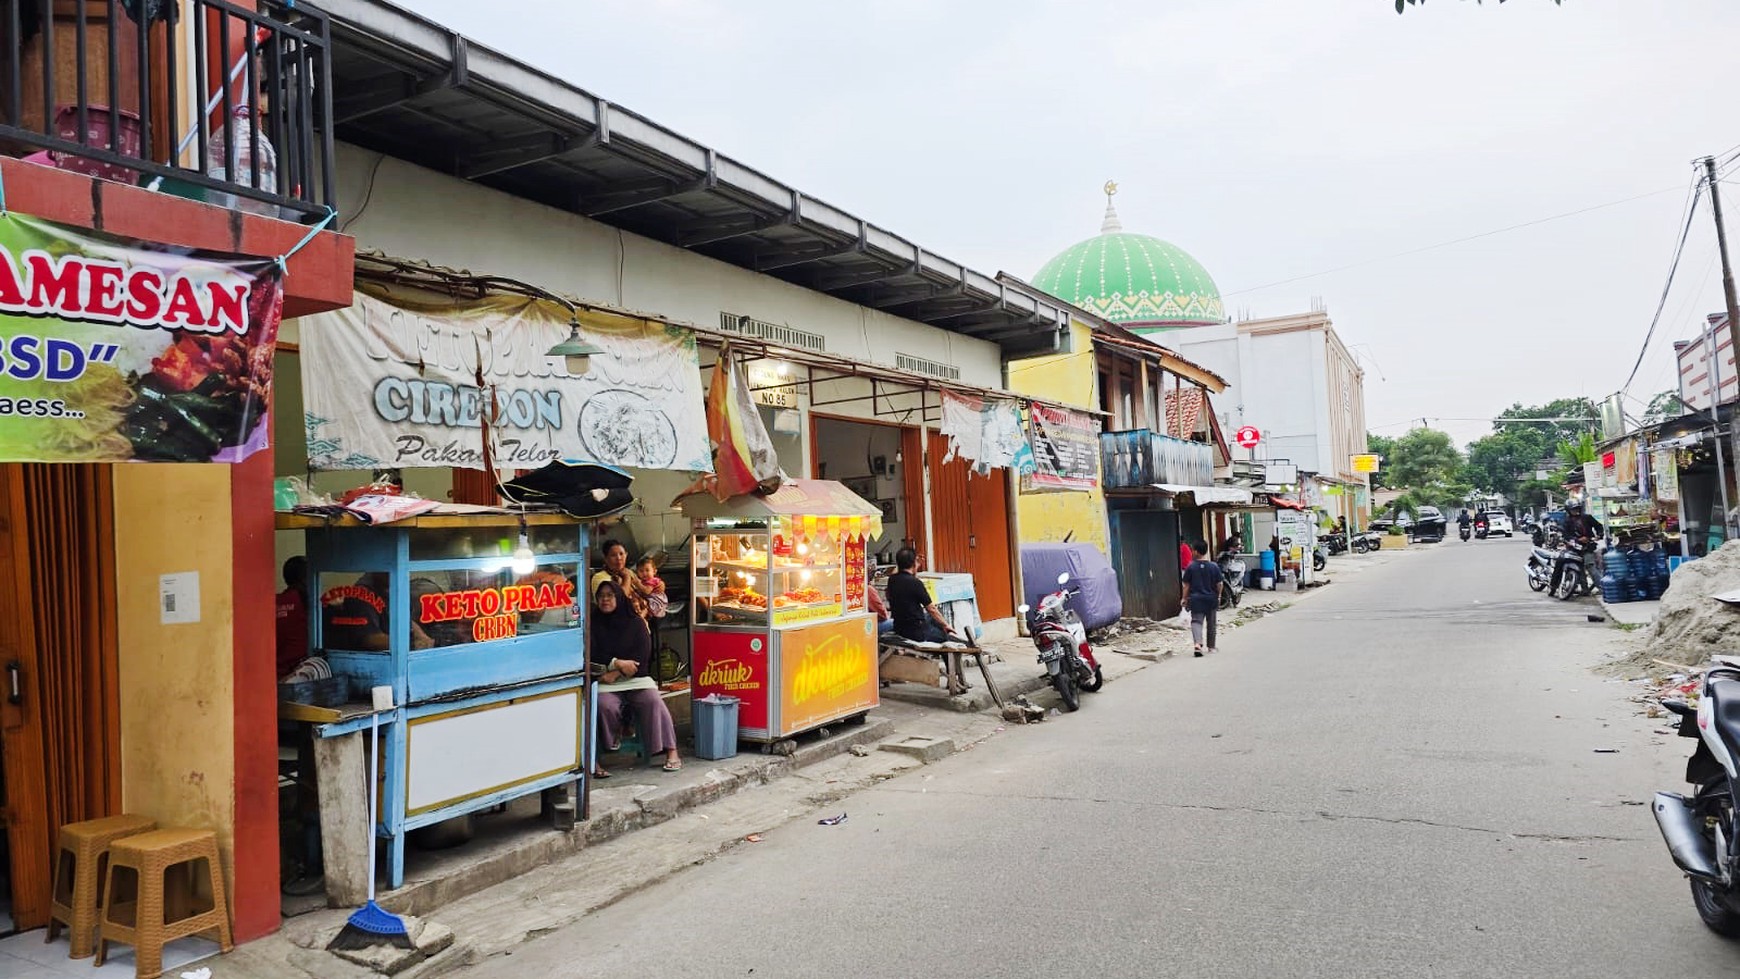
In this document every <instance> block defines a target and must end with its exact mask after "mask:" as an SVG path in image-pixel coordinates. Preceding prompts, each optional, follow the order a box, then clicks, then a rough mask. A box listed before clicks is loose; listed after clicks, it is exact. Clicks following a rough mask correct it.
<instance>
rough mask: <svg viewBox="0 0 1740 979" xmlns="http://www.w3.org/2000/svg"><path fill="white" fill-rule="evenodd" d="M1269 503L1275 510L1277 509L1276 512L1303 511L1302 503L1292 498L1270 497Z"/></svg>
mask: <svg viewBox="0 0 1740 979" xmlns="http://www.w3.org/2000/svg"><path fill="white" fill-rule="evenodd" d="M1269 502H1270V503H1272V504H1274V506H1275V509H1277V510H1303V509H1305V504H1304V503H1302V502H1300V501H1298V500H1295V499H1293V498H1292V497H1288V496H1271V497H1269Z"/></svg>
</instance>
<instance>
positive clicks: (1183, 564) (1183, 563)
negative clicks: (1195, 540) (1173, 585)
mask: <svg viewBox="0 0 1740 979" xmlns="http://www.w3.org/2000/svg"><path fill="white" fill-rule="evenodd" d="M1194 560H1196V552H1195V551H1192V550H1191V549H1190V544H1189V542H1188V541H1179V542H1178V570H1179V572H1180V573H1182V572H1183V571H1184V570H1185V569H1186V568H1188V567H1190V562H1192V561H1194Z"/></svg>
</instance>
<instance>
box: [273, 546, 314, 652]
mask: <svg viewBox="0 0 1740 979" xmlns="http://www.w3.org/2000/svg"><path fill="white" fill-rule="evenodd" d="M307 658H308V561H307V560H306V559H305V558H303V557H301V556H300V555H298V556H296V557H293V558H291V559H290V560H288V561H285V562H284V590H283V591H281V592H279V593H278V675H279V676H284V675H285V674H287V673H289V672H290V671H291V670H294V669H296V664H298V663H300V662H302V661H303V660H304V659H307Z"/></svg>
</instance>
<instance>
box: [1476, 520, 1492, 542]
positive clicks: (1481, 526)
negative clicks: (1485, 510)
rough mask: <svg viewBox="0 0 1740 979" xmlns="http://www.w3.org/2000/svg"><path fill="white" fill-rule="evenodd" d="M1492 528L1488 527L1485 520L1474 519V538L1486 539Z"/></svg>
mask: <svg viewBox="0 0 1740 979" xmlns="http://www.w3.org/2000/svg"><path fill="white" fill-rule="evenodd" d="M1491 529H1492V528H1490V527H1488V526H1487V524H1486V521H1484V520H1476V521H1474V539H1475V540H1485V539H1486V535H1487V534H1488V533H1490V532H1491Z"/></svg>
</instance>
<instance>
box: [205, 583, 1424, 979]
mask: <svg viewBox="0 0 1740 979" xmlns="http://www.w3.org/2000/svg"><path fill="white" fill-rule="evenodd" d="M1397 553H1406V552H1397ZM1393 558H1394V555H1391V559H1392V560H1393ZM1355 560H1356V561H1358V562H1359V563H1360V564H1361V565H1362V566H1363V567H1362V570H1363V569H1364V568H1369V567H1376V566H1378V565H1379V564H1381V563H1388V562H1387V561H1385V560H1384V559H1383V557H1382V556H1380V555H1371V556H1370V557H1369V558H1364V557H1362V558H1356V559H1355ZM1339 570H1346V569H1345V567H1344V568H1342V569H1339ZM1337 571H1338V568H1337V562H1332V563H1331V565H1330V576H1331V580H1333V575H1334V574H1335V573H1337ZM1323 590H1325V589H1324V588H1322V587H1319V588H1312V589H1307V590H1305V591H1302V592H1297V593H1294V592H1260V593H1258V592H1252V593H1248V594H1247V595H1246V597H1245V602H1244V603H1243V605H1242V606H1241V607H1240V608H1239V609H1237V610H1235V611H1234V612H1232V613H1231V614H1226V613H1223V615H1222V620H1221V628H1222V629H1223V630H1227V629H1236V628H1238V627H1239V625H1241V624H1243V623H1245V622H1250V621H1254V620H1256V619H1258V618H1262V617H1264V616H1266V615H1269V614H1273V613H1275V612H1278V611H1280V610H1282V609H1285V608H1286V607H1287V606H1288V605H1291V604H1293V603H1295V602H1298V601H1301V600H1308V599H1309V598H1310V597H1311V595H1313V594H1315V593H1318V592H1321V591H1323ZM1122 625H1123V624H1122V623H1121V624H1120V626H1122ZM1190 646H1191V642H1190V634H1189V630H1188V629H1187V628H1180V627H1179V620H1176V619H1175V620H1172V622H1171V623H1167V624H1161V623H1138V624H1136V627H1134V628H1118V629H1114V630H1113V633H1112V634H1111V635H1110V636H1109V638H1106V639H1104V640H1103V641H1099V642H1096V644H1095V650H1096V653H1097V654H1098V655H1099V658H1100V661H1101V666H1102V669H1103V670H1104V673H1105V677H1106V681H1107V682H1108V683H1110V682H1113V681H1116V680H1119V679H1121V678H1123V677H1126V676H1130V675H1132V674H1134V673H1136V672H1138V671H1141V670H1144V669H1147V668H1149V667H1151V666H1153V665H1155V664H1156V663H1160V662H1162V661H1164V660H1167V659H1171V658H1175V657H1178V656H1180V655H1182V657H1183V658H1184V659H1186V660H1188V659H1189V658H1190ZM987 649H988V650H990V651H991V652H992V653H993V656H992V659H993V662H991V664H990V669H991V671H992V675H993V677H994V678H995V679H996V681H997V685H998V687H999V691H1000V692H1001V693H1002V694H1003V697H1004V699H1005V701H1012V700H1014V698H1016V697H1017V696H1026V697H1028V698H1030V700H1031V702H1032V703H1034V704H1036V705H1038V706H1041V707H1044V708H1052V707H1053V706H1054V705H1055V704H1056V700H1057V698H1056V695H1055V694H1054V693H1052V692H1051V690H1050V684H1049V682H1048V680H1047V678H1046V676H1045V674H1044V672H1043V670H1042V669H1041V668H1040V667H1039V665H1038V663H1037V662H1036V659H1035V655H1034V651H1033V646H1032V643H1031V642H1030V641H1029V640H1028V639H1026V638H1024V637H1017V638H1014V639H1006V640H1000V641H997V642H993V643H989V644H987ZM966 675H967V678H968V680H969V682H970V683H971V684H973V686H972V688H971V689H969V690H968V691H967V692H966V693H965V694H963V695H961V696H955V697H951V696H950V695H949V694H948V693H947V691H946V690H944V689H942V688H940V687H924V686H920V685H917V684H903V683H896V684H892V685H890V686H888V687H885V688H883V690H882V705H881V706H880V707H879V708H877V709H876V710H875V711H872V712H871V714H870V716H869V718H868V720H867V721H866V722H865V723H864V724H863V725H861V726H856V727H854V726H838V727H834V728H832V729H829V730H826V731H825V732H818V733H816V734H812V735H810V736H808V737H806V738H802V739H800V745H799V747H798V748H797V750H796V752H795V753H794V754H792V755H790V756H789V757H786V756H778V755H763V754H740V755H738V756H737V757H735V758H731V759H725V760H722V761H717V762H709V761H704V760H702V759H698V758H685V760H684V767H683V770H682V771H681V772H675V773H666V772H663V771H661V770H659V769H657V768H634V767H624V766H622V765H621V763H620V762H619V763H618V765H616V766H613V767H612V769H611V770H612V774H613V777H612V778H611V779H609V780H607V781H602V782H599V783H597V785H596V786H595V788H594V789H593V793H592V811H591V818H590V819H588V820H586V821H584V822H581V823H579V824H578V825H577V826H576V827H575V828H574V829H573V830H572V831H569V832H558V831H555V830H552V829H550V828H549V827H548V824H547V823H545V822H544V821H543V820H542V819H541V818H540V817H539V815H538V807H537V800H536V799H535V798H534V799H526V800H520V801H519V802H518V803H516V804H515V805H512V806H509V807H508V809H507V811H505V812H502V813H498V814H490V815H483V816H479V817H477V823H476V825H477V830H476V835H475V836H474V838H473V839H472V841H471V842H470V843H468V844H466V845H465V846H463V847H460V848H457V849H454V850H448V851H437V852H433V853H421V852H419V853H416V854H415V857H414V859H412V860H410V861H409V862H408V866H407V880H406V884H405V886H404V887H401V888H399V889H397V890H394V891H391V892H389V893H387V894H385V895H383V896H382V898H381V903H382V904H383V905H384V906H386V907H387V908H388V909H389V910H392V911H394V912H395V913H399V914H406V915H412V916H430V917H432V918H433V919H434V920H432V921H425V920H421V919H420V918H418V917H413V918H412V919H411V920H410V921H409V922H408V923H409V924H410V925H411V926H412V931H413V933H414V935H415V936H416V937H417V940H418V943H419V945H420V948H421V951H419V952H415V953H399V952H396V951H387V952H382V953H381V954H379V955H377V956H374V957H373V958H372V959H370V958H369V957H367V956H365V957H364V958H365V960H369V961H371V964H372V965H373V968H367V967H365V966H363V965H359V964H355V963H353V962H352V961H347V960H344V959H340V958H339V957H337V956H336V955H334V954H332V953H329V952H326V951H325V950H324V949H325V946H326V943H327V942H328V941H329V940H330V939H331V937H332V936H333V934H335V933H336V932H337V931H338V930H339V928H341V927H342V926H343V924H344V921H345V919H346V918H347V917H348V916H349V914H350V912H351V910H352V909H349V908H345V909H321V910H318V911H313V912H311V913H308V914H302V915H298V916H296V917H293V918H289V919H287V920H286V921H285V924H284V928H283V929H282V930H281V931H279V932H278V933H277V934H274V935H271V936H268V937H266V938H263V939H260V940H258V941H254V942H250V943H248V944H247V945H244V946H241V947H239V948H237V949H236V950H235V951H234V952H232V953H231V954H229V955H226V956H220V957H218V958H214V959H210V960H207V962H205V963H202V964H205V965H209V966H210V967H211V969H212V974H213V976H214V979H308V977H311V976H312V977H318V979H366V977H368V976H371V975H378V974H382V973H385V974H395V975H400V976H405V977H409V979H429V977H434V976H440V975H444V974H447V973H449V972H451V971H453V970H456V969H459V968H463V967H464V966H466V965H468V964H472V963H476V962H478V961H481V960H483V959H485V958H488V957H491V956H496V955H505V954H511V953H512V952H513V950H514V949H515V948H516V947H517V946H519V945H520V944H522V943H523V942H525V941H527V940H529V939H531V938H534V937H536V936H538V935H539V934H543V933H545V932H547V931H549V930H551V929H555V928H559V927H562V926H563V925H566V924H569V923H572V922H573V921H575V920H577V919H579V918H580V917H581V916H583V915H585V914H588V913H590V912H592V911H595V910H597V909H600V908H603V907H606V906H608V905H610V904H612V903H614V902H616V901H617V900H620V899H621V898H623V897H625V896H627V895H628V894H631V893H633V892H634V891H636V890H638V889H639V888H641V887H644V886H646V885H647V884H649V883H652V882H654V881H657V880H660V879H663V878H665V877H668V876H670V875H671V874H674V873H677V872H678V871H680V870H682V869H683V868H685V867H688V866H692V865H693V864H696V863H702V862H706V861H709V860H712V859H714V858H715V857H717V856H719V855H720V854H723V853H725V852H727V851H729V850H731V849H733V848H736V847H739V846H753V845H754V843H753V842H752V841H753V840H754V839H757V838H759V835H760V834H765V833H767V832H769V831H771V830H773V829H775V828H778V827H780V826H783V825H785V824H787V823H791V822H793V821H795V820H798V819H800V818H802V817H804V816H806V815H810V814H812V813H814V812H816V811H817V810H818V809H824V808H825V809H828V810H829V811H830V812H833V811H835V810H847V811H849V808H850V807H849V804H848V803H847V802H846V801H845V800H846V799H847V797H849V796H850V795H851V794H852V793H853V792H856V791H857V790H859V789H862V788H865V787H867V786H870V785H873V784H875V783H877V782H880V781H884V780H886V779H890V778H895V777H898V776H901V775H905V774H908V773H913V772H915V771H917V770H918V769H920V768H922V767H923V765H924V764H926V763H927V762H929V761H933V760H936V759H938V758H941V757H945V756H947V755H949V754H953V753H956V752H961V751H970V750H972V749H973V748H974V747H975V746H977V745H978V744H980V743H982V742H984V741H985V740H987V739H989V738H994V737H1043V736H1044V732H1045V730H1046V729H1047V725H1046V724H1034V725H1014V724H1009V723H1007V722H1005V721H1004V720H1003V719H1002V717H1001V716H999V715H998V714H997V713H996V712H995V711H994V710H988V709H987V708H990V707H991V706H992V705H991V698H990V695H989V693H988V692H987V691H986V690H985V689H984V682H983V677H982V676H981V675H980V674H979V672H978V671H977V670H976V669H974V668H972V667H970V666H969V667H967V668H966ZM1082 699H1083V701H1084V703H1083V710H1092V709H1094V697H1093V695H1092V694H1084V695H1083V698H1082ZM1048 719H1049V721H1050V722H1051V723H1053V724H1055V723H1057V722H1058V721H1059V720H1060V719H1061V718H1059V717H1058V716H1056V715H1055V714H1053V715H1052V716H1050V717H1049V718H1048ZM916 777H919V778H921V779H928V778H929V776H926V775H919V776H916Z"/></svg>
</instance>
